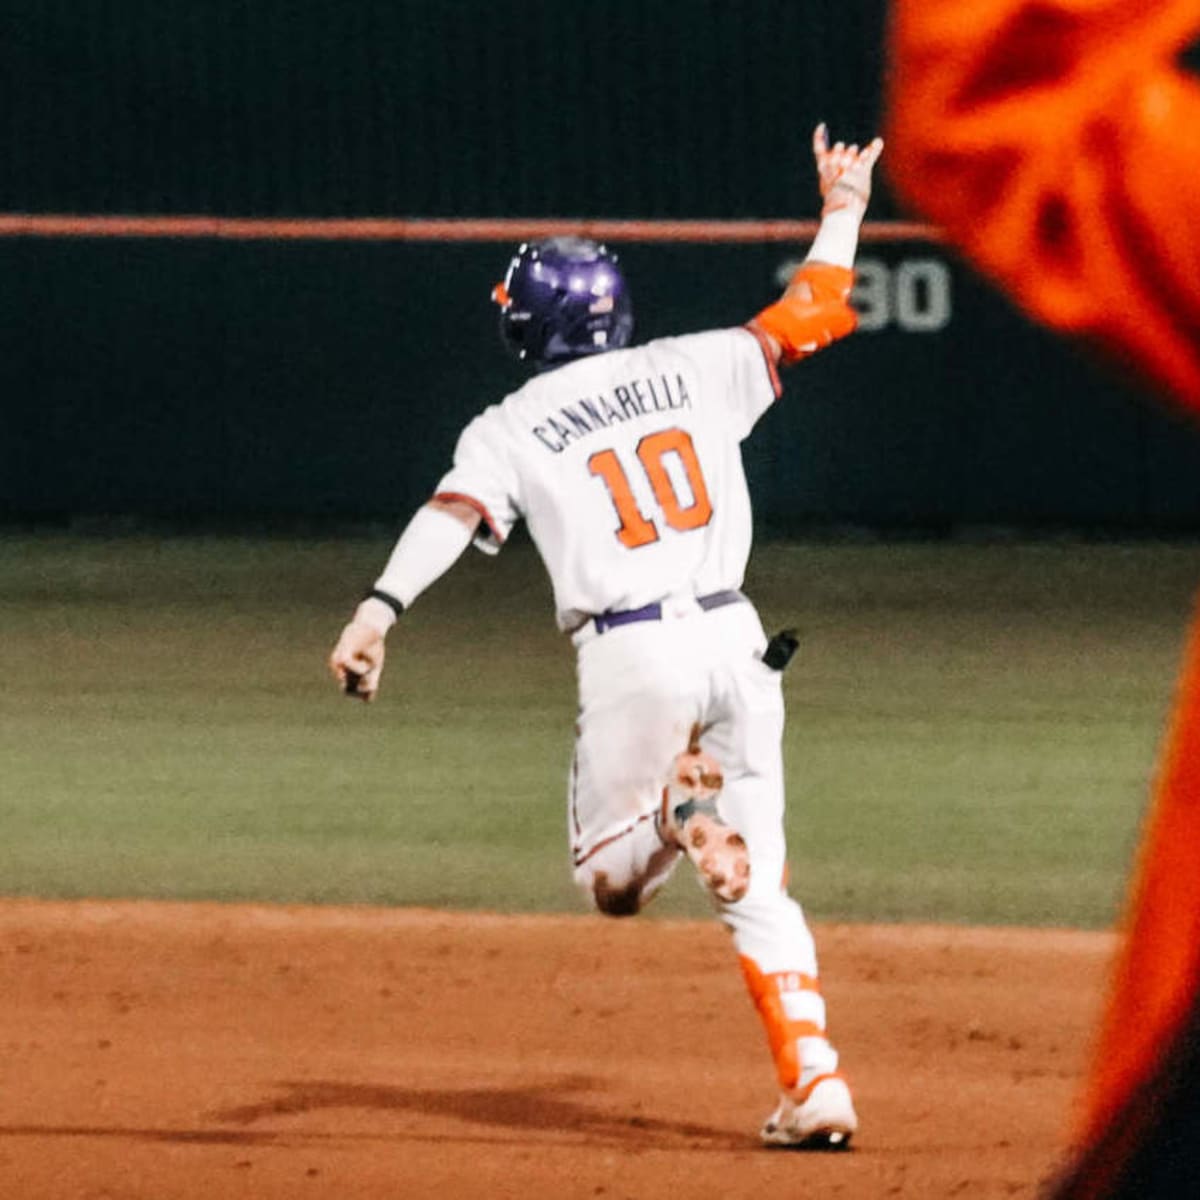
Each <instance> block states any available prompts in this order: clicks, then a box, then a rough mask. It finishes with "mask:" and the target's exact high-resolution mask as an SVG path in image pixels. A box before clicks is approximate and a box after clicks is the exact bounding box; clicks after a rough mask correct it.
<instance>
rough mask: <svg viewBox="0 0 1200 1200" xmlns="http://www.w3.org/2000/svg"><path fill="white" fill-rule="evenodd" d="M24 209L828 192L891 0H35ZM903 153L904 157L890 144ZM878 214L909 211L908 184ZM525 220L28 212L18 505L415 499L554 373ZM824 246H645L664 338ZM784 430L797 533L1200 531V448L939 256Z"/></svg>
mask: <svg viewBox="0 0 1200 1200" xmlns="http://www.w3.org/2000/svg"><path fill="white" fill-rule="evenodd" d="M0 14H3V37H2V38H0V110H2V112H3V121H2V123H0V210H4V211H8V212H30V213H46V212H60V213H61V212H74V213H213V214H223V215H247V216H272V215H275V216H278V215H287V216H292V215H307V216H346V215H385V216H386V215H402V216H501V215H503V216H521V217H537V216H580V217H716V218H744V217H812V216H815V214H816V208H817V205H816V196H815V187H814V184H813V178H812V170H811V164H810V159H809V153H808V149H807V141H808V135H809V131H810V130H811V128H812V125H813V124H814V123H815V122H816V121H817V120H818V119H821V118H824V119H827V120H828V121H829V122H830V124H831V127H832V128H833V130H834V131H835V134H840V133H842V132H844V133H846V134H847V135H848V136H850V137H855V138H861V137H865V136H867V135H869V134H870V133H871V132H872V131H873V130H874V129H875V128H877V127H878V124H879V116H880V114H879V95H880V82H881V78H882V70H883V54H882V44H883V31H884V22H885V6H884V4H883V3H881V2H874V3H864V4H858V5H852V6H846V5H837V4H835V3H833V2H832V0H821V2H819V3H818V2H815V0H814V2H813V3H809V4H805V5H779V4H777V3H768V2H767V0H747V2H744V3H736V4H734V3H728V2H724V3H717V2H713V0H658V2H657V3H655V4H645V3H642V2H641V0H637V2H635V0H611V2H610V3H607V4H605V5H589V4H562V3H558V4H550V3H543V2H542V0H529V2H516V0H512V2H509V3H495V2H493V3H490V4H485V3H481V2H476V0H443V2H442V3H439V4H437V5H429V4H427V3H424V4H416V3H410V2H408V0H400V2H396V0H391V2H387V3H384V2H382V0H379V2H375V0H368V2H363V3H354V2H350V0H341V2H340V3H331V2H329V0H295V2H292V3H283V2H282V0H257V2H256V3H246V2H234V0H205V3H203V4H197V3H194V0H187V2H185V0H156V2H154V3H150V2H149V0H120V2H117V0H26V2H23V3H14V2H13V0H9V2H7V3H2V4H0ZM885 162H886V158H885ZM872 215H873V216H874V217H876V218H887V217H894V216H898V215H903V214H900V213H898V211H897V209H896V207H895V205H894V204H893V202H892V200H891V199H890V197H889V196H888V195H887V188H886V181H884V183H883V185H882V186H881V188H880V194H879V195H878V196H877V197H876V200H875V202H874V204H873V213H872ZM510 251H511V247H510V246H509V245H507V244H504V245H501V244H488V243H484V244H473V245H472V244H438V245H430V244H399V243H388V242H384V243H380V242H334V243H314V242H278V241H274V242H273V241H249V242H228V241H220V240H171V241H162V240H148V239H147V240H117V239H40V238H37V239H35V238H19V237H10V238H6V239H0V281H2V282H0V329H2V331H3V332H2V337H3V346H2V351H0V387H2V388H3V401H2V404H0V513H4V514H7V515H8V516H10V517H17V518H28V517H45V516H51V515H53V516H62V515H70V514H89V513H91V514H96V513H103V514H120V513H138V514H143V513H145V514H161V515H174V516H199V517H216V518H222V519H231V520H237V519H241V518H245V517H262V516H267V517H272V516H274V517H295V516H300V517H308V518H311V517H323V516H336V517H370V516H376V515H395V514H397V513H401V512H403V511H405V510H407V509H409V508H411V507H412V506H414V505H415V504H417V503H419V502H420V500H421V499H422V498H423V497H424V496H425V495H426V494H427V493H428V491H429V489H430V487H431V486H432V485H433V483H435V482H436V480H437V478H438V476H439V475H440V473H441V471H442V470H443V469H444V466H445V464H446V462H447V460H448V456H449V454H450V452H451V450H452V447H453V443H454V438H455V435H456V433H457V431H458V429H459V428H460V427H461V425H462V424H463V423H464V422H465V420H466V419H467V418H468V417H469V416H470V415H471V413H473V412H474V411H476V410H477V409H478V408H480V407H482V406H483V405H484V404H486V403H489V402H492V401H494V400H496V399H498V398H499V397H500V396H501V395H502V394H503V393H504V391H506V390H507V389H508V388H509V387H511V386H513V385H515V384H516V383H517V382H518V381H519V379H520V378H521V375H520V372H519V370H518V369H517V368H516V367H515V365H514V364H511V363H509V362H507V361H506V360H505V358H504V356H503V354H502V352H501V350H500V347H499V343H498V341H497V338H496V332H495V319H494V313H493V311H492V309H491V306H490V305H489V303H488V299H487V297H488V292H489V289H490V286H491V284H492V283H493V282H494V281H495V280H496V278H498V277H499V275H500V274H501V272H502V271H503V268H504V265H505V263H506V260H507V257H508V255H509V253H510ZM802 251H803V247H795V248H793V247H789V246H786V245H749V246H711V245H710V246H687V245H661V244H650V243H634V244H631V245H628V246H626V247H624V248H623V251H622V253H623V259H624V262H625V264H626V268H627V271H628V273H629V275H630V278H631V281H632V285H633V289H634V295H635V305H636V309H637V314H638V321H639V333H640V336H641V337H652V336H656V335H659V334H664V333H671V332H681V331H686V330H692V329H699V328H705V327H708V326H711V325H720V324H735V323H738V322H740V321H742V320H744V319H745V318H746V317H748V316H749V315H751V314H752V313H753V312H754V311H756V310H757V308H758V307H760V306H761V305H762V304H764V303H765V302H767V301H768V300H769V299H770V298H772V296H773V295H774V294H775V292H776V290H777V288H778V285H779V278H780V272H781V271H785V270H786V261H787V260H788V259H789V258H792V259H794V258H795V257H797V256H798V254H799V253H802ZM861 265H862V283H861V285H860V291H859V296H858V299H859V303H860V306H861V308H862V310H863V315H864V319H863V329H862V331H861V332H860V333H859V334H857V335H856V336H855V337H854V338H853V339H851V340H850V341H848V342H846V343H844V344H841V345H839V346H836V347H834V348H833V349H831V350H830V351H827V352H826V353H824V354H822V355H820V356H818V357H817V358H816V359H814V360H812V361H811V362H810V363H807V364H804V365H802V366H800V367H798V368H796V369H795V370H794V371H793V372H792V373H791V374H790V375H789V377H788V385H787V394H786V399H785V402H784V403H783V404H782V405H779V406H777V407H776V409H775V410H773V411H772V412H771V413H770V414H769V415H768V416H767V418H765V420H764V422H763V424H762V426H761V427H760V429H759V430H758V431H757V432H756V434H755V436H754V438H753V439H752V440H751V442H750V443H748V446H747V461H748V465H749V469H750V471H751V475H752V482H753V485H754V487H755V490H756V496H757V506H758V513H759V516H760V518H761V519H762V520H763V522H764V523H766V524H770V525H773V526H776V527H780V528H785V529H786V528H793V529H795V528H800V527H810V526H813V525H821V524H826V525H828V524H843V523H853V524H868V525H872V524H874V525H885V526H920V527H949V526H955V525H958V524H972V525H977V524H1005V525H1024V526H1036V525H1068V526H1075V527H1087V528H1104V529H1107V528H1113V529H1129V528H1148V529H1149V528H1197V527H1200V438H1198V437H1197V435H1196V434H1195V432H1194V431H1193V430H1192V429H1191V428H1190V427H1188V428H1184V427H1183V426H1181V425H1180V424H1179V423H1178V422H1177V421H1176V419H1174V418H1173V417H1172V416H1171V415H1170V414H1169V413H1168V412H1167V411H1166V410H1165V409H1164V408H1162V407H1160V406H1159V405H1158V404H1157V403H1156V402H1155V401H1154V399H1153V398H1152V397H1151V398H1147V397H1145V396H1143V395H1141V394H1139V393H1138V392H1136V391H1134V390H1133V389H1131V388H1130V387H1128V386H1127V385H1125V384H1123V383H1121V382H1119V380H1118V379H1117V378H1116V377H1115V376H1113V375H1112V374H1110V373H1109V372H1108V371H1107V370H1101V369H1100V368H1098V367H1097V366H1095V365H1094V364H1093V363H1092V361H1091V360H1090V358H1088V357H1086V356H1085V355H1084V354H1083V352H1082V351H1080V350H1076V349H1073V348H1070V347H1066V346H1063V345H1061V344H1060V343H1058V341H1057V340H1055V339H1053V338H1051V337H1049V336H1048V335H1045V334H1044V333H1042V332H1040V331H1038V330H1035V329H1033V328H1031V327H1030V326H1029V325H1027V324H1026V323H1025V322H1024V321H1023V320H1022V319H1021V318H1020V317H1018V316H1017V315H1016V314H1014V313H1013V312H1012V311H1011V310H1010V309H1009V308H1008V306H1007V305H1006V304H1005V303H1004V302H1003V301H1001V300H1000V299H999V298H998V297H997V296H996V295H995V294H994V293H993V292H992V291H991V290H990V289H989V288H987V287H986V286H984V285H983V284H982V283H980V282H979V281H978V280H977V279H976V278H975V277H974V276H973V275H972V274H971V273H970V272H969V271H967V270H966V269H964V268H963V267H962V266H960V265H959V264H957V263H955V262H953V261H952V260H950V259H948V258H947V256H946V255H945V253H944V252H943V251H942V250H941V249H940V248H939V247H937V246H936V245H933V244H929V243H922V242H907V243H894V244H888V245H880V246H875V245H871V246H865V247H864V248H863V250H862V263H861Z"/></svg>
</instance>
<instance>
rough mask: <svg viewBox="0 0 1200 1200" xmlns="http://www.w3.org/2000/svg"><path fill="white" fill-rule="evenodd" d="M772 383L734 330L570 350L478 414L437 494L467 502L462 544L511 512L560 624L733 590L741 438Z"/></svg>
mask: <svg viewBox="0 0 1200 1200" xmlns="http://www.w3.org/2000/svg"><path fill="white" fill-rule="evenodd" d="M778 394H779V390H778V377H777V376H776V374H775V372H774V369H773V366H772V365H771V364H769V363H768V361H767V359H766V357H765V355H764V352H763V349H762V347H761V345H760V343H759V341H758V339H757V338H756V337H755V335H754V334H753V333H751V332H750V331H749V330H747V329H744V328H735V329H719V330H712V331H710V332H707V333H697V334H690V335H687V336H684V337H675V338H662V339H660V340H658V341H654V342H650V343H648V344H647V345H644V346H637V347H634V348H632V349H627V350H612V351H608V352H606V353H603V354H597V355H593V356H590V357H588V358H582V359H578V360H576V361H575V362H572V363H569V364H567V365H565V366H562V367H558V368H556V369H554V370H551V371H547V372H546V373H544V374H541V375H537V376H535V377H534V378H532V379H531V380H530V381H529V382H528V383H526V384H525V385H524V386H523V387H522V388H520V389H519V390H517V391H515V392H513V393H511V394H510V395H508V396H506V397H505V398H504V400H503V401H501V403H499V404H496V405H493V406H492V407H490V408H488V409H486V410H485V411H484V412H482V413H481V414H480V415H479V416H477V417H476V418H475V419H474V420H473V421H472V422H471V423H470V424H469V425H468V426H467V427H466V429H464V430H463V432H462V434H461V436H460V437H459V440H458V445H457V447H456V448H455V452H454V465H453V467H452V468H451V470H450V471H449V472H448V473H447V474H446V475H445V476H444V477H443V478H442V480H441V482H440V483H439V484H438V487H437V490H436V492H435V496H437V497H439V498H442V499H450V498H456V499H463V500H467V501H468V502H470V503H471V504H473V505H474V507H476V508H477V509H478V510H479V512H480V513H481V514H482V515H483V518H484V523H483V524H482V525H481V526H480V531H479V536H478V537H477V538H476V545H478V546H479V547H480V548H481V549H483V550H487V551H489V552H492V553H495V552H496V551H497V550H498V549H499V547H500V545H501V544H502V543H503V542H504V540H505V539H506V538H507V537H508V534H509V533H510V531H511V530H512V527H513V526H514V524H515V523H516V522H517V521H518V520H519V519H520V518H521V517H524V518H525V521H526V524H527V525H528V527H529V532H530V535H531V536H532V538H533V540H534V543H535V544H536V545H537V548H538V550H539V552H540V553H541V556H542V559H543V561H544V562H545V564H546V569H547V571H548V572H549V575H550V582H551V585H552V587H553V589H554V602H555V610H556V617H557V621H558V624H559V627H560V628H561V629H564V630H570V629H574V628H576V627H577V626H579V625H580V624H582V623H583V622H584V621H585V620H586V619H587V618H588V617H589V616H592V615H595V614H596V613H602V612H610V611H614V610H621V609H629V608H639V607H641V606H642V605H644V604H649V603H651V602H652V601H655V600H662V599H665V598H667V597H670V596H674V595H680V594H683V595H698V596H699V595H706V594H708V593H710V592H716V591H720V590H722V589H725V588H736V587H740V586H741V583H742V577H743V575H744V574H745V569H746V561H747V559H748V558H749V555H750V541H751V512H750V495H749V490H748V488H747V486H746V475H745V471H744V470H743V467H742V455H741V442H742V440H743V439H744V438H745V437H746V436H747V434H749V432H750V431H751V429H752V428H753V427H754V424H755V422H756V421H757V420H758V419H759V417H760V416H761V415H762V414H763V413H764V412H765V411H766V409H767V408H768V407H769V406H770V405H771V403H772V402H773V401H774V400H775V398H776V397H777V396H778Z"/></svg>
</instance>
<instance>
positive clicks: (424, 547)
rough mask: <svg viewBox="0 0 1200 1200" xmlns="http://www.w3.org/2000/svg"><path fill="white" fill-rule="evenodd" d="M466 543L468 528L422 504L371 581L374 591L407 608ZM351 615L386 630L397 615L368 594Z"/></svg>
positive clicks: (443, 570) (455, 557) (448, 567)
mask: <svg viewBox="0 0 1200 1200" xmlns="http://www.w3.org/2000/svg"><path fill="white" fill-rule="evenodd" d="M470 544H471V530H469V529H468V528H467V526H466V525H465V524H464V523H463V522H462V521H460V520H459V519H458V518H457V517H454V516H451V515H450V514H449V513H447V512H443V511H442V510H440V509H437V508H431V507H430V506H429V505H424V506H423V507H422V508H420V509H418V510H417V512H416V515H415V516H414V517H413V519H412V520H411V521H409V523H408V525H407V526H405V529H404V532H403V533H402V534H401V535H400V538H399V540H398V541H397V542H396V546H395V549H394V550H393V551H392V553H391V557H390V558H389V559H388V561H387V566H386V567H384V569H383V574H382V575H380V576H379V578H378V579H377V580H376V581H375V590H376V591H378V592H385V593H386V594H387V595H388V596H391V597H393V598H395V599H396V600H398V601H399V602H400V604H401V605H402V606H403V607H404V608H407V607H408V606H409V605H410V604H412V602H413V601H414V600H415V599H416V598H417V597H418V596H419V595H420V594H421V593H422V592H423V591H424V590H425V589H426V588H427V587H428V586H429V585H430V584H431V583H433V581H434V580H435V579H439V578H440V577H441V576H442V575H444V574H445V573H446V572H447V571H448V570H449V569H450V568H451V567H452V566H453V565H454V564H455V563H456V562H457V561H458V558H459V556H460V555H461V554H462V552H463V551H464V550H465V549H466V548H467V547H468V546H469V545H470ZM355 616H356V617H357V618H358V619H359V620H362V621H366V622H367V623H368V624H370V625H374V626H376V628H378V629H379V630H380V632H382V633H386V632H387V631H388V630H389V629H390V628H391V627H392V625H393V624H395V621H396V616H397V614H396V612H395V610H394V609H392V608H391V607H390V606H389V605H388V604H387V603H386V602H385V601H383V600H378V599H375V598H374V597H369V598H368V599H366V600H364V601H363V602H362V603H361V604H360V605H359V606H358V611H357V613H356V614H355Z"/></svg>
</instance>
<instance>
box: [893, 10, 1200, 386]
mask: <svg viewBox="0 0 1200 1200" xmlns="http://www.w3.org/2000/svg"><path fill="white" fill-rule="evenodd" d="M1198 35H1200V8H1198V6H1197V5H1196V3H1195V0H1144V2H1143V3H1141V4H1137V5H1134V4H1130V3H1128V2H1127V0H975V2H973V3H971V4H963V3H962V2H961V0H895V3H894V4H893V8H892V27H891V31H890V60H891V61H890V73H889V80H888V96H887V108H888V121H887V127H886V134H887V141H888V157H887V160H885V161H886V163H887V166H888V169H889V173H890V179H891V181H892V183H893V184H894V186H895V188H896V190H897V192H898V194H899V195H900V196H901V197H902V198H903V199H904V200H905V201H907V202H908V203H909V204H910V205H912V206H913V207H914V208H915V209H916V210H917V211H919V212H921V213H922V214H924V215H925V216H927V217H929V218H930V219H932V220H933V221H934V222H936V223H937V224H938V225H940V226H941V227H942V229H943V230H944V232H945V234H946V236H947V238H948V240H949V241H950V242H951V243H953V244H955V245H957V246H958V247H960V248H961V249H962V250H964V251H965V252H966V253H967V255H968V257H969V258H970V259H971V260H972V261H973V263H974V264H975V265H977V266H978V267H979V268H980V269H981V270H982V271H983V272H984V273H985V274H986V275H989V276H990V277H992V278H993V280H995V281H996V282H997V283H999V284H1000V285H1002V286H1003V287H1004V288H1005V290H1006V291H1007V292H1008V293H1009V294H1010V295H1012V296H1013V297H1014V298H1015V299H1016V300H1017V301H1018V302H1019V303H1021V304H1022V305H1023V307H1024V308H1025V309H1026V310H1027V311H1028V312H1029V313H1030V314H1031V315H1033V316H1035V317H1037V318H1039V319H1040V320H1042V321H1043V322H1045V323H1046V324H1048V325H1050V326H1052V327H1054V328H1057V329H1059V330H1063V331H1067V332H1070V333H1073V334H1076V335H1081V336H1083V337H1085V338H1088V339H1091V340H1095V341H1097V342H1099V343H1100V344H1102V345H1103V346H1105V347H1106V348H1107V349H1108V350H1109V351H1110V353H1112V354H1115V355H1116V356H1117V357H1119V358H1121V359H1123V360H1125V361H1128V362H1130V363H1131V364H1132V365H1133V366H1134V367H1136V368H1137V369H1138V370H1139V371H1140V372H1141V373H1143V374H1144V375H1146V376H1148V377H1149V378H1150V379H1151V380H1152V381H1153V382H1155V383H1157V384H1158V385H1160V386H1162V387H1165V388H1167V389H1169V390H1170V391H1171V392H1172V393H1173V394H1174V395H1175V396H1176V398H1177V399H1179V400H1181V401H1182V402H1183V403H1185V404H1187V405H1189V406H1192V407H1194V408H1197V409H1200V169H1197V163H1200V80H1198V79H1197V78H1195V77H1194V76H1192V75H1190V74H1188V72H1187V71H1186V70H1184V69H1183V67H1182V66H1180V64H1179V54H1180V52H1181V51H1182V50H1183V49H1185V48H1186V47H1187V46H1188V45H1189V43H1190V42H1191V41H1193V40H1194V39H1195V38H1196V37H1197V36H1198Z"/></svg>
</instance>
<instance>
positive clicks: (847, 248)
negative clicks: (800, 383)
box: [749, 123, 883, 363]
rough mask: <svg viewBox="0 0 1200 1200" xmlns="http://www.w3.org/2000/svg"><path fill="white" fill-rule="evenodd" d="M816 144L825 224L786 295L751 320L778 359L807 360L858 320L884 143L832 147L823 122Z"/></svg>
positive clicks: (814, 134)
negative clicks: (861, 269)
mask: <svg viewBox="0 0 1200 1200" xmlns="http://www.w3.org/2000/svg"><path fill="white" fill-rule="evenodd" d="M812 148H813V158H814V159H815V160H816V166H817V185H818V187H819V189H820V193H821V199H822V201H823V202H824V203H823V204H822V207H821V225H820V228H819V229H818V230H817V236H816V237H815V238H814V239H813V244H812V246H811V247H810V248H809V251H808V254H807V255H806V257H805V259H804V262H803V263H801V265H800V267H799V269H798V270H797V271H796V273H795V274H794V275H793V276H792V278H791V280H790V281H789V283H788V286H787V289H786V290H785V291H784V293H783V295H782V296H781V297H780V298H779V299H778V300H777V301H776V302H775V303H774V304H772V305H770V306H769V307H768V308H764V309H763V311H762V312H760V313H759V314H758V315H757V316H756V317H755V318H754V319H753V320H752V321H750V322H749V327H750V329H751V330H753V331H754V332H755V333H756V334H757V335H758V337H759V340H760V341H761V342H762V343H763V346H764V348H765V349H766V350H767V351H768V353H770V354H771V355H772V357H773V358H774V361H775V362H776V363H779V362H784V363H793V362H798V361H799V360H800V359H802V358H807V357H808V355H810V354H814V353H816V351H818V350H820V349H821V348H822V347H824V346H828V345H829V344H830V343H831V342H835V341H837V339H838V338H842V337H845V336H846V334H848V333H852V332H853V330H854V327H855V325H856V324H857V318H856V316H855V313H854V310H853V309H852V308H851V307H850V303H849V301H850V289H851V287H853V285H854V270H853V268H854V256H855V254H856V253H857V250H858V231H859V228H860V226H861V225H862V221H863V217H864V216H865V215H866V211H867V204H868V203H869V201H870V199H871V172H872V171H873V170H874V168H875V164H876V162H878V161H879V156H880V154H882V153H883V141H882V139H880V138H875V139H874V141H872V142H871V143H870V144H869V145H867V146H865V147H863V148H862V149H861V150H860V149H859V148H858V146H857V145H850V146H847V145H846V144H845V143H843V142H836V143H835V144H834V145H833V146H830V145H829V134H828V132H827V130H826V128H825V125H824V123H822V124H820V125H818V126H817V128H816V129H815V130H814V131H813V142H812Z"/></svg>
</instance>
